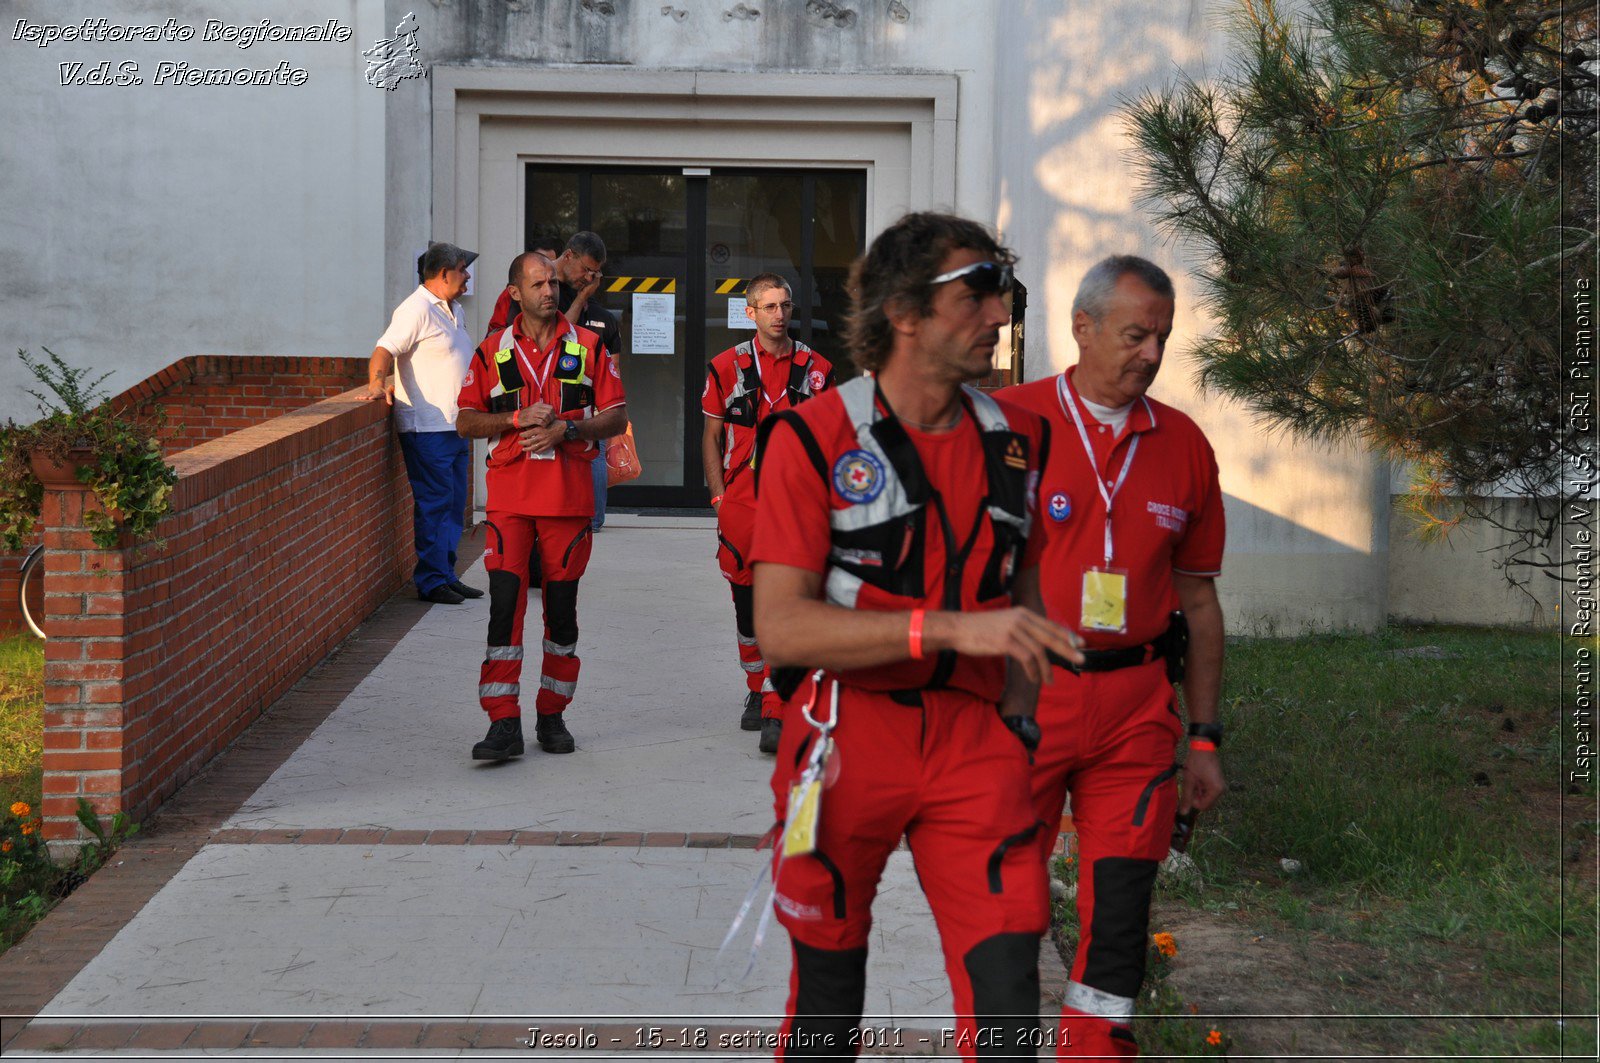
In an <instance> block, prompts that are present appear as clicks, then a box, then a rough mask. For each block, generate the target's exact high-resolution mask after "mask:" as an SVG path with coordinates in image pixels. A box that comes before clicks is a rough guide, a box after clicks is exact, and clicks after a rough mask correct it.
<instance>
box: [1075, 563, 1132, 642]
mask: <svg viewBox="0 0 1600 1063" xmlns="http://www.w3.org/2000/svg"><path fill="white" fill-rule="evenodd" d="M1082 616H1083V627H1084V629H1085V630H1087V631H1110V632H1115V633H1116V634H1119V635H1123V634H1127V631H1128V573H1127V570H1126V569H1119V568H1086V569H1084V570H1083V612H1082Z"/></svg>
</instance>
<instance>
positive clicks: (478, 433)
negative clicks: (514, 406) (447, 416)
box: [456, 407, 548, 439]
mask: <svg viewBox="0 0 1600 1063" xmlns="http://www.w3.org/2000/svg"><path fill="white" fill-rule="evenodd" d="M546 408H547V409H548V407H546ZM532 412H533V411H532V410H531V409H530V410H525V411H513V412H512V413H484V412H483V411H482V410H459V411H457V413H456V433H457V434H458V435H462V436H465V437H466V438H467V439H495V438H497V437H499V436H503V435H505V434H506V433H507V432H509V431H511V430H512V429H513V428H515V427H516V425H515V424H513V423H512V419H513V418H515V417H516V416H517V414H518V413H532Z"/></svg>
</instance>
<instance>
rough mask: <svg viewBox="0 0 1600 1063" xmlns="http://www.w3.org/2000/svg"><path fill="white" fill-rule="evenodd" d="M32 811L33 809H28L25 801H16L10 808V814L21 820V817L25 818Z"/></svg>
mask: <svg viewBox="0 0 1600 1063" xmlns="http://www.w3.org/2000/svg"><path fill="white" fill-rule="evenodd" d="M32 811H33V809H31V808H29V807H28V805H27V802H25V801H17V802H15V803H14V804H13V805H12V806H11V814H12V815H13V816H16V817H17V818H18V819H21V818H22V817H23V816H26V815H27V814H28V813H29V812H32Z"/></svg>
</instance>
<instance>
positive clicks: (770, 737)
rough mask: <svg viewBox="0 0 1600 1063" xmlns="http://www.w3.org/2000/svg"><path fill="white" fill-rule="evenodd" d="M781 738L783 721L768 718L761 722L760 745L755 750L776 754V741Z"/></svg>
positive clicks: (772, 717)
mask: <svg viewBox="0 0 1600 1063" xmlns="http://www.w3.org/2000/svg"><path fill="white" fill-rule="evenodd" d="M782 737H783V721H782V720H780V719H778V718H777V717H776V716H770V717H768V718H767V719H765V720H762V721H761V744H760V745H759V746H757V747H756V748H757V749H759V750H761V752H763V753H776V752H777V751H778V740H779V739H780V738H782Z"/></svg>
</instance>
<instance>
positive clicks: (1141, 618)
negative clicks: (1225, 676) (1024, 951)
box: [997, 255, 1225, 1058]
mask: <svg viewBox="0 0 1600 1063" xmlns="http://www.w3.org/2000/svg"><path fill="white" fill-rule="evenodd" d="M1172 316H1173V289H1172V281H1171V279H1170V278H1169V277H1168V276H1167V274H1166V273H1165V272H1164V271H1163V270H1162V269H1161V268H1160V267H1159V266H1156V265H1155V264H1154V263H1151V262H1147V261H1146V260H1144V259H1142V258H1136V257H1134V256H1131V255H1123V256H1117V257H1114V258H1108V259H1106V260H1105V261H1103V262H1100V263H1099V264H1098V265H1096V266H1095V267H1094V268H1093V269H1091V270H1090V271H1089V272H1088V273H1087V274H1086V275H1085V276H1084V279H1083V282H1082V284H1081V285H1080V286H1079V288H1078V294H1077V298H1076V299H1075V300H1074V301H1073V304H1072V335H1073V338H1074V339H1075V340H1077V343H1078V351H1079V359H1078V364H1077V365H1076V366H1073V367H1072V368H1070V369H1068V370H1067V371H1066V372H1065V373H1062V374H1060V375H1058V376H1053V377H1049V378H1047V379H1044V380H1036V381H1033V382H1032V383H1028V384H1023V385H1020V386H1018V387H1013V388H1007V389H1005V390H1003V391H1001V392H1000V393H999V394H998V396H997V397H998V398H999V399H1000V400H1002V401H1010V402H1012V403H1015V404H1016V405H1018V406H1021V407H1023V408H1025V409H1028V410H1032V411H1034V412H1035V413H1038V414H1040V415H1042V416H1043V417H1044V418H1045V419H1046V420H1047V421H1048V422H1049V424H1050V430H1051V432H1052V433H1053V434H1054V438H1055V447H1054V449H1053V451H1052V454H1051V462H1050V467H1049V468H1048V469H1046V470H1045V474H1044V479H1043V481H1042V482H1041V483H1040V485H1039V509H1040V516H1039V525H1040V528H1041V529H1042V531H1043V533H1044V548H1043V554H1042V560H1041V562H1040V572H1041V574H1042V579H1041V584H1042V586H1043V588H1044V600H1045V605H1046V606H1047V607H1048V609H1049V614H1050V617H1051V619H1053V620H1055V621H1056V622H1057V623H1060V624H1065V625H1067V626H1068V627H1071V628H1072V629H1073V630H1075V631H1077V632H1078V633H1079V634H1080V635H1082V636H1083V638H1084V641H1085V644H1086V646H1087V649H1086V651H1085V656H1086V660H1085V662H1084V663H1083V665H1082V666H1081V668H1079V669H1078V670H1076V671H1073V670H1067V669H1057V671H1056V676H1055V678H1056V681H1055V682H1054V683H1053V684H1051V685H1050V686H1048V687H1046V688H1044V690H1043V691H1042V692H1041V694H1040V696H1039V713H1038V714H1039V725H1040V728H1041V730H1042V731H1043V735H1044V740H1043V745H1042V746H1041V747H1040V749H1039V752H1038V756H1037V758H1036V761H1035V766H1034V784H1033V785H1034V800H1035V807H1036V809H1037V811H1038V816H1039V818H1040V819H1041V820H1043V821H1044V822H1046V823H1048V824H1051V825H1054V824H1056V823H1058V822H1059V821H1060V817H1061V812H1062V803H1063V801H1064V800H1065V796H1066V795H1067V794H1068V793H1070V794H1071V798H1072V821H1073V826H1074V828H1075V829H1076V831H1077V837H1078V924H1079V926H1078V952H1077V955H1076V956H1075V957H1074V959H1073V964H1072V981H1071V982H1070V983H1069V984H1068V986H1067V994H1066V1001H1065V1006H1064V1007H1063V1008H1062V1011H1061V1031H1060V1044H1061V1046H1062V1047H1061V1049H1060V1054H1061V1056H1062V1057H1063V1058H1067V1057H1084V1056H1089V1057H1099V1058H1123V1057H1133V1056H1137V1055H1138V1044H1137V1043H1136V1042H1135V1041H1134V1039H1133V1033H1132V1030H1131V1026H1130V1024H1131V1020H1132V1018H1133V1004H1134V999H1135V998H1136V997H1137V996H1138V994H1139V987H1140V986H1141V985H1142V984H1143V982H1144V973H1145V970H1144V966H1145V956H1146V954H1147V949H1148V947H1149V923H1150V890H1151V886H1152V884H1153V883H1154V882H1155V875H1156V867H1157V865H1158V864H1159V862H1160V861H1161V860H1162V859H1163V858H1164V857H1165V856H1166V855H1167V851H1168V847H1169V844H1170V842H1171V839H1172V836H1173V826H1174V822H1175V814H1176V812H1177V810H1178V809H1179V808H1180V807H1182V808H1183V809H1184V810H1185V811H1186V812H1187V811H1190V810H1196V811H1200V810H1204V809H1208V808H1210V807H1212V805H1214V804H1216V802H1217V799H1218V798H1219V797H1221V796H1222V791H1223V789H1224V788H1225V786H1224V783H1223V778H1222V767H1221V764H1220V763H1219V761H1218V759H1217V747H1218V746H1220V745H1221V743H1222V725H1221V724H1220V723H1219V722H1218V720H1217V701H1218V695H1219V691H1220V688H1221V683H1222V652H1223V642H1222V610H1221V607H1220V606H1219V605H1218V604H1217V589H1216V583H1215V579H1216V577H1217V576H1218V575H1219V574H1220V573H1221V571H1222V546H1223V537H1224V528H1223V514H1222V491H1221V488H1220V487H1219V485H1218V482H1217V462H1216V458H1215V457H1214V456H1213V454H1212V452H1211V445H1210V444H1209V443H1207V442H1206V438H1205V436H1204V435H1203V434H1202V433H1201V431H1200V429H1199V427H1197V426H1196V425H1195V423H1194V422H1193V421H1192V420H1190V419H1189V418H1188V417H1186V416H1184V415H1183V414H1181V413H1179V412H1178V411H1177V410H1175V409H1173V408H1172V407H1170V406H1167V405H1165V404H1163V403H1160V402H1157V401H1155V400H1154V399H1151V398H1149V397H1148V396H1146V395H1145V391H1146V390H1147V389H1148V388H1149V387H1150V384H1151V382H1152V381H1154V380H1155V377H1156V372H1157V370H1159V369H1160V368H1161V358H1162V354H1163V352H1164V351H1165V349H1166V343H1167V337H1168V336H1169V335H1170V334H1171V332H1172ZM1185 643H1187V652H1185ZM1178 681H1181V683H1182V686H1183V691H1184V702H1185V704H1186V706H1187V708H1188V712H1189V726H1188V733H1189V736H1190V738H1189V754H1188V759H1187V760H1186V761H1185V763H1184V766H1183V775H1184V785H1183V794H1182V796H1181V799H1180V796H1179V794H1178V787H1177V784H1176V782H1175V781H1174V779H1175V777H1176V775H1177V773H1178V765H1177V762H1176V759H1177V758H1176V754H1177V746H1178V743H1179V741H1180V740H1181V739H1182V737H1183V730H1184V728H1183V724H1182V722H1181V721H1180V720H1179V717H1178V703H1177V695H1176V693H1175V691H1174V683H1175V682H1178ZM1054 833H1055V832H1054V830H1051V831H1048V832H1046V833H1045V834H1044V835H1043V836H1041V838H1040V840H1039V844H1040V850H1041V852H1048V850H1049V846H1050V844H1051V842H1052V841H1053V840H1054ZM1069 1033H1070V1036H1068V1034H1069Z"/></svg>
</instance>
